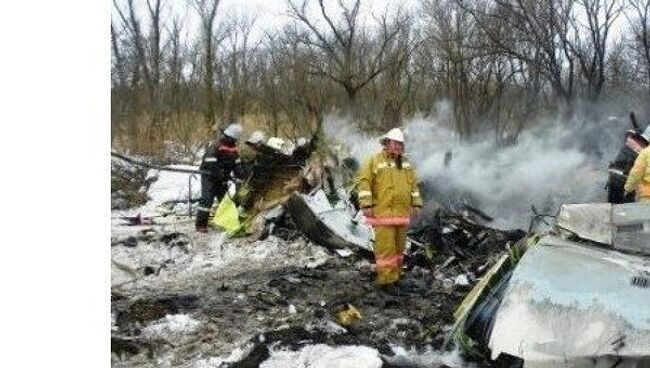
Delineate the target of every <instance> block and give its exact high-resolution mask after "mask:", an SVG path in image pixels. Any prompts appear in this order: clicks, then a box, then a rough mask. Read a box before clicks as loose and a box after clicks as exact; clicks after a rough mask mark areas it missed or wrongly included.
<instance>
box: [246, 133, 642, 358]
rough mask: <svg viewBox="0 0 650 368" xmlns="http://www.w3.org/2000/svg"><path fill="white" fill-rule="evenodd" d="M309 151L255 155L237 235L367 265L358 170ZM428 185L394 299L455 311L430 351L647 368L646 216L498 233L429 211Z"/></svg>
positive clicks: (595, 213)
mask: <svg viewBox="0 0 650 368" xmlns="http://www.w3.org/2000/svg"><path fill="white" fill-rule="evenodd" d="M312 143H314V141H312ZM314 150H315V145H313V144H310V145H308V146H305V147H304V151H301V150H298V151H294V152H293V153H292V154H284V153H281V152H279V151H276V150H268V151H265V152H263V153H262V154H260V156H259V158H258V160H257V161H256V162H255V164H254V167H252V169H251V176H250V177H249V179H248V180H246V181H245V183H244V185H242V188H243V190H240V192H239V193H238V197H237V198H236V201H237V202H238V203H239V204H240V205H241V208H242V209H243V210H242V212H243V213H245V214H246V215H247V218H248V220H245V221H248V223H247V224H248V225H247V231H246V232H245V233H247V234H249V235H250V234H253V236H254V237H256V238H264V237H267V236H268V235H269V234H275V235H276V236H279V237H284V238H291V237H295V236H298V235H297V234H298V233H300V234H302V235H304V236H305V237H306V238H307V239H309V240H310V241H311V242H313V243H315V244H318V245H320V246H323V247H325V248H326V249H329V250H332V251H334V252H335V253H338V254H339V255H342V256H348V255H350V254H354V255H355V256H356V257H359V258H365V259H367V260H369V261H371V260H372V244H373V242H372V238H373V232H372V228H371V227H370V226H368V225H367V224H365V223H364V221H363V217H362V215H361V213H360V212H359V211H358V208H355V204H354V195H352V196H350V194H351V193H350V191H349V190H348V189H349V187H350V186H349V184H350V179H351V178H352V177H353V176H354V172H355V170H356V168H357V166H358V165H357V164H356V162H354V160H350V159H346V160H343V161H342V162H341V163H340V164H339V162H338V161H337V159H336V158H335V156H334V155H324V156H323V155H320V156H318V155H313V154H312V153H313V151H314ZM316 156H318V157H326V158H325V159H323V158H318V157H316ZM346 184H348V185H346ZM429 185H430V184H428V183H422V191H423V194H424V197H425V199H428V201H427V202H428V203H429V206H428V207H429V208H428V210H427V211H426V216H424V217H423V218H422V219H421V220H420V221H418V222H417V223H416V224H415V226H413V227H412V228H411V230H410V231H409V236H408V243H407V254H406V256H405V259H406V261H405V268H406V277H405V278H404V280H403V283H402V287H401V289H402V290H403V293H404V294H405V295H407V296H409V297H411V298H420V299H422V298H430V299H432V300H433V299H435V300H437V301H438V303H439V304H440V305H444V304H450V305H452V306H453V307H452V308H457V309H456V311H455V313H453V316H451V315H450V314H449V315H445V314H444V313H442V314H441V313H438V314H436V315H437V316H438V317H437V318H440V320H441V321H439V322H440V324H441V325H447V326H453V327H451V328H449V327H438V329H437V330H436V332H435V334H437V338H435V343H434V344H433V345H435V346H436V347H437V348H444V347H445V346H449V345H452V342H453V343H455V344H456V345H457V346H459V347H460V348H461V350H462V351H463V352H464V354H465V355H466V356H468V357H473V358H474V359H476V360H478V361H480V362H484V363H485V364H489V365H497V366H502V367H650V308H649V307H648V302H649V301H650V206H647V205H646V206H644V205H640V204H633V203H631V204H566V205H563V206H562V207H561V209H560V210H559V213H557V214H556V215H554V216H549V215H540V214H538V213H536V211H533V214H532V220H531V226H530V228H529V229H528V231H523V230H499V229H494V228H491V227H489V226H488V225H489V223H490V222H491V220H492V219H491V218H490V216H489V215H488V214H485V213H483V212H482V211H480V210H479V209H477V208H475V207H472V206H470V205H468V204H465V203H460V204H459V203H454V204H453V205H452V204H446V205H440V204H434V205H431V203H435V202H434V201H433V199H432V198H431V197H430V193H431V190H427V189H428V186H429ZM429 189H430V188H429ZM427 193H429V198H426V197H427ZM411 274H413V275H415V274H418V275H422V274H426V275H427V276H426V277H416V276H413V277H410V275H411ZM427 277H428V278H427ZM423 280H429V281H423ZM395 303H397V304H399V301H395ZM407 303H410V302H407ZM397 304H396V305H397ZM382 305H383V304H382ZM381 308H386V306H385V305H384V307H380V310H381ZM354 311H356V309H354ZM361 313H364V311H363V310H362V311H361ZM361 336H363V334H359V337H361ZM303 338H304V337H303ZM360 343H363V341H361V342H360ZM366 343H371V342H366Z"/></svg>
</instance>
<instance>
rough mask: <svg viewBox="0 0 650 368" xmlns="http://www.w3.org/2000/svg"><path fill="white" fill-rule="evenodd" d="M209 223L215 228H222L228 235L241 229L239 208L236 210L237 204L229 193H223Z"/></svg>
mask: <svg viewBox="0 0 650 368" xmlns="http://www.w3.org/2000/svg"><path fill="white" fill-rule="evenodd" d="M211 224H212V226H214V227H216V228H219V229H222V230H223V231H225V232H226V233H227V234H228V235H230V236H232V235H235V234H236V233H237V232H239V230H241V227H242V223H241V222H240V221H239V210H237V205H236V204H235V202H234V201H233V200H232V198H230V196H229V195H225V196H224V197H223V199H222V200H221V202H219V205H218V206H217V210H216V211H215V212H214V216H213V217H212V221H211Z"/></svg>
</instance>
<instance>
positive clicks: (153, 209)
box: [112, 165, 201, 224]
mask: <svg viewBox="0 0 650 368" xmlns="http://www.w3.org/2000/svg"><path fill="white" fill-rule="evenodd" d="M167 167H170V168H178V169H189V170H198V169H199V168H198V167H197V166H191V165H169V166H167ZM154 177H155V178H157V179H156V180H155V181H154V182H153V183H151V185H150V186H149V190H148V191H147V196H149V201H147V203H145V204H144V205H142V206H140V207H136V208H132V209H128V210H123V211H113V213H112V215H113V216H112V217H113V219H114V220H116V219H117V220H118V222H117V224H120V223H121V221H119V217H120V216H136V215H138V214H142V216H150V217H151V216H161V215H163V214H166V213H170V212H173V213H181V214H186V213H187V210H188V206H187V200H188V199H189V197H190V186H191V197H192V199H197V198H200V197H201V177H200V175H199V174H186V173H178V172H172V171H162V170H154V169H151V170H149V171H148V173H147V178H148V179H149V178H154ZM171 203H174V204H173V205H172V204H171Z"/></svg>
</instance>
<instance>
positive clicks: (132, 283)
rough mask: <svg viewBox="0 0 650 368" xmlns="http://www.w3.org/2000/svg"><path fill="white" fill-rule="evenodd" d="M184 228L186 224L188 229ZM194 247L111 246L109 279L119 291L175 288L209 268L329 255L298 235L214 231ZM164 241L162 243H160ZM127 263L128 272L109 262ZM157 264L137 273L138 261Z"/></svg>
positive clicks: (299, 262) (218, 270) (221, 270)
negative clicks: (257, 236)
mask: <svg viewBox="0 0 650 368" xmlns="http://www.w3.org/2000/svg"><path fill="white" fill-rule="evenodd" d="M188 231H189V230H188ZM200 241H201V244H202V245H197V247H199V248H200V249H192V252H191V253H190V254H185V253H183V252H181V251H180V250H178V249H177V248H176V247H173V248H171V249H165V248H161V245H156V244H153V245H147V244H138V246H137V247H134V248H130V247H125V246H120V245H118V246H114V247H112V249H111V253H112V259H113V263H114V264H113V274H112V275H113V277H112V280H111V281H112V285H113V286H118V285H121V290H122V291H127V290H134V291H135V290H138V289H140V288H142V287H147V288H152V287H153V288H166V287H169V288H175V287H176V286H180V285H182V284H185V283H191V282H195V280H194V278H196V277H197V276H200V275H202V274H207V273H209V274H210V276H211V278H218V277H219V275H232V274H236V273H240V272H244V271H247V270H253V269H264V270H271V269H275V268H280V267H285V266H297V267H310V268H311V267H315V266H317V265H320V264H323V263H325V262H326V261H327V260H328V259H329V258H330V257H331V256H330V255H329V254H327V253H326V252H325V251H324V250H323V249H322V248H321V247H314V246H312V245H310V244H309V243H308V242H307V241H305V240H303V239H298V240H296V241H293V242H289V243H288V242H286V241H283V240H281V239H279V238H276V237H274V236H270V237H269V238H267V239H266V240H263V241H261V240H258V241H250V240H247V239H228V238H227V237H226V235H225V234H224V233H220V232H214V233H210V234H208V235H206V236H204V239H201V240H200ZM162 247H164V246H162ZM115 262H118V263H120V265H128V266H130V267H131V268H132V269H133V270H134V271H133V272H131V273H129V272H125V271H124V270H122V269H121V268H120V267H117V266H116V265H115ZM145 265H148V266H150V267H151V266H152V265H157V266H153V267H154V269H157V268H158V267H160V266H162V268H160V272H159V273H158V274H157V275H149V276H143V275H142V272H139V271H141V270H142V268H143V266H145Z"/></svg>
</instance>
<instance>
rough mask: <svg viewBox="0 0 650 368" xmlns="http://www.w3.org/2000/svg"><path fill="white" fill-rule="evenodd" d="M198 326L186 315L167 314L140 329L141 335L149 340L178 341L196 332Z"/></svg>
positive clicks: (195, 321)
mask: <svg viewBox="0 0 650 368" xmlns="http://www.w3.org/2000/svg"><path fill="white" fill-rule="evenodd" d="M200 324H201V323H200V322H199V321H197V320H195V319H193V318H192V317H190V316H188V315H186V314H168V315H166V316H165V318H161V319H159V320H158V321H156V322H154V323H152V324H151V325H149V326H147V327H145V328H144V329H142V335H143V336H145V337H147V338H149V339H163V340H167V341H172V340H178V339H180V338H181V337H183V336H185V335H187V334H190V333H192V332H194V331H196V330H197V329H198V327H199V326H200Z"/></svg>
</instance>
